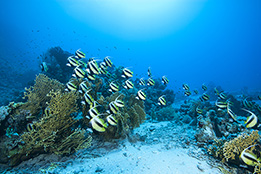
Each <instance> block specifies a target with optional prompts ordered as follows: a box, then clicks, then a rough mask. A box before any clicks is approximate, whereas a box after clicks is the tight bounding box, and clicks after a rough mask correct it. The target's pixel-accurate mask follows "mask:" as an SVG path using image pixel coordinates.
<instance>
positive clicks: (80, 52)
mask: <svg viewBox="0 0 261 174" xmlns="http://www.w3.org/2000/svg"><path fill="white" fill-rule="evenodd" d="M75 55H76V56H77V57H78V58H79V59H82V58H85V53H83V52H82V51H80V49H78V50H76V52H75Z"/></svg>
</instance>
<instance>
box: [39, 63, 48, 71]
mask: <svg viewBox="0 0 261 174" xmlns="http://www.w3.org/2000/svg"><path fill="white" fill-rule="evenodd" d="M40 68H41V70H42V71H44V72H47V71H48V66H47V64H46V62H42V63H41V64H40Z"/></svg>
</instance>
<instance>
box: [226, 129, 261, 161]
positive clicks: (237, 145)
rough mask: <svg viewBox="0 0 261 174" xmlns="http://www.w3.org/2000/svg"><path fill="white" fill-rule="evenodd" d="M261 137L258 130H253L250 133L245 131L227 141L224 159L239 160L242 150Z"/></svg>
mask: <svg viewBox="0 0 261 174" xmlns="http://www.w3.org/2000/svg"><path fill="white" fill-rule="evenodd" d="M259 140H260V137H259V134H258V131H257V130H255V131H252V132H251V134H250V135H248V134H246V133H243V134H241V135H239V136H238V137H236V138H234V139H233V140H231V141H229V142H225V144H224V147H223V154H224V159H225V160H226V161H228V160H238V158H239V155H240V154H241V152H242V151H243V150H244V149H245V148H247V147H249V146H251V145H254V144H256V143H257V142H259Z"/></svg>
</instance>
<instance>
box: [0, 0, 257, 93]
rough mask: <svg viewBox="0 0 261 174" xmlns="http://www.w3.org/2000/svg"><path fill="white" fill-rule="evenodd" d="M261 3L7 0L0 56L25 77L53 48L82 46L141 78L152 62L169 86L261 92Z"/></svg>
mask: <svg viewBox="0 0 261 174" xmlns="http://www.w3.org/2000/svg"><path fill="white" fill-rule="evenodd" d="M260 7H261V1H259V0H252V1H245V0H229V1H225V0H219V1H207V0H185V1H183V0H172V1H171V0H162V1H156V0H152V1H149V0H142V1H138V0H135V1H130V0H124V1H119V0H108V1H100V0H93V1H91V0H87V1H85V0H77V1H72V0H56V1H55V0H45V1H41V0H26V1H18V0H10V1H1V6H0V9H1V10H0V16H1V18H0V22H1V28H0V35H1V40H0V58H1V60H4V61H7V62H8V66H9V65H10V68H9V70H10V71H15V72H16V73H18V74H21V76H22V75H23V74H24V73H26V72H27V71H31V70H32V72H35V71H39V59H37V57H38V56H39V55H40V54H42V53H43V52H45V51H46V50H47V49H48V48H50V47H54V46H60V47H61V48H62V49H64V50H66V51H69V52H72V53H73V52H74V51H75V50H77V49H79V48H81V50H82V51H83V52H86V53H87V52H88V53H87V57H92V56H95V57H101V58H104V57H105V56H112V61H113V62H114V63H115V64H117V65H122V66H127V67H131V69H132V70H133V71H134V74H135V75H136V77H143V76H146V73H147V68H148V67H151V70H152V73H153V76H155V77H161V76H162V75H166V76H167V77H168V78H169V80H170V85H169V88H174V89H178V88H180V87H181V85H182V83H188V84H190V86H191V87H198V88H200V87H201V84H202V83H205V84H208V83H210V82H213V83H214V84H216V85H220V86H222V87H223V88H224V89H225V90H227V91H231V90H238V89H241V88H243V87H248V88H249V89H254V90H260V88H261V82H260V73H261V72H260V63H261V59H260V58H261V52H260V47H261V33H260V29H261V20H260V17H261V11H260ZM2 65H4V64H2ZM1 73H3V74H1V75H4V74H5V73H8V72H6V71H5V72H1ZM8 78H14V79H17V80H20V79H21V78H17V77H16V75H15V74H14V75H12V76H9V77H8ZM33 78H34V77H33Z"/></svg>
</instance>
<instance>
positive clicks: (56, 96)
mask: <svg viewBox="0 0 261 174" xmlns="http://www.w3.org/2000/svg"><path fill="white" fill-rule="evenodd" d="M48 97H51V99H50V102H49V103H48V106H47V108H46V109H45V115H44V116H43V117H42V118H41V119H40V120H39V121H37V122H34V123H33V124H32V125H30V129H29V131H28V132H25V133H24V134H23V135H22V136H21V145H20V146H18V147H17V148H16V149H13V150H12V151H10V158H11V162H10V165H11V166H14V165H17V164H19V163H20V162H21V161H22V160H26V159H29V158H31V157H33V156H35V154H40V153H50V152H53V153H56V154H68V153H72V152H75V151H77V150H79V149H81V148H85V147H88V146H89V145H90V141H91V138H90V137H88V138H87V139H86V137H85V135H84V134H85V131H84V130H80V129H76V130H74V131H73V129H72V128H73V127H72V126H73V125H74V123H76V120H74V119H73V117H72V113H74V112H76V111H77V110H78V107H77V104H76V103H77V102H76V100H77V98H78V95H77V93H74V92H69V93H62V92H61V91H60V90H58V91H56V92H55V91H51V92H50V93H49V94H48Z"/></svg>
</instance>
